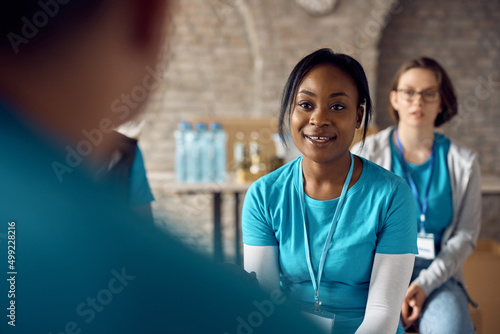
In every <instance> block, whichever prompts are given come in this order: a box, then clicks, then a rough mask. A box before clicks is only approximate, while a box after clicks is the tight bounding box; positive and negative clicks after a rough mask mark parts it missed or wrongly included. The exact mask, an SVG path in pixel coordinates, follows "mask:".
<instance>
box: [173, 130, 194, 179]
mask: <svg viewBox="0 0 500 334" xmlns="http://www.w3.org/2000/svg"><path fill="white" fill-rule="evenodd" d="M190 129H191V126H190V124H189V123H188V122H179V124H178V127H177V130H175V131H174V138H175V180H176V181H177V182H186V180H187V153H188V150H187V143H186V133H187V132H188V131H190Z"/></svg>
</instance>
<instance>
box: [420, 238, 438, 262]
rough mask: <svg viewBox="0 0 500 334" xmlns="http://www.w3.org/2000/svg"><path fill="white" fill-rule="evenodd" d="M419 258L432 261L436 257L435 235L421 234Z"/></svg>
mask: <svg viewBox="0 0 500 334" xmlns="http://www.w3.org/2000/svg"><path fill="white" fill-rule="evenodd" d="M417 247H418V255H417V256H418V257H420V258H423V259H427V260H432V259H434V258H435V257H436V251H435V250H434V234H432V233H428V234H419V235H418V238H417Z"/></svg>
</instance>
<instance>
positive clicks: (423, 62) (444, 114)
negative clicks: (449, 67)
mask: <svg viewBox="0 0 500 334" xmlns="http://www.w3.org/2000/svg"><path fill="white" fill-rule="evenodd" d="M412 68H423V69H427V70H430V71H432V72H433V73H434V75H435V76H436V79H437V82H438V85H439V95H440V97H441V108H442V111H441V112H440V113H439V114H438V115H437V117H436V120H435V121H434V126H436V127H438V126H441V125H443V124H444V123H446V122H448V121H449V120H450V119H452V118H453V116H455V115H456V114H457V113H458V106H457V96H456V95H455V89H454V88H453V84H452V83H451V80H450V78H449V77H448V74H447V73H446V71H445V70H444V69H443V67H442V66H441V65H439V63H438V62H437V61H435V60H434V59H432V58H427V57H420V58H416V59H411V60H407V61H406V62H404V63H403V65H401V67H400V68H399V69H398V71H397V72H396V74H395V75H394V78H393V79H392V83H391V91H397V90H398V85H399V79H400V78H401V75H403V73H405V72H406V71H408V70H411V69H412ZM389 112H390V113H391V116H392V118H393V119H394V120H395V121H396V123H397V122H399V114H398V111H397V110H396V109H394V107H393V106H392V104H391V103H389Z"/></svg>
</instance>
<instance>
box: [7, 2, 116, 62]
mask: <svg viewBox="0 0 500 334" xmlns="http://www.w3.org/2000/svg"><path fill="white" fill-rule="evenodd" d="M107 1H109V0H16V1H9V4H8V5H3V6H2V8H1V10H0V36H1V37H0V51H1V52H4V53H10V52H12V53H14V52H15V53H17V52H18V51H22V50H24V49H26V50H33V49H36V48H37V47H39V46H40V45H44V47H45V46H46V45H45V42H47V40H51V41H52V40H55V39H56V38H58V37H60V36H62V35H63V34H68V33H71V30H72V29H73V28H75V29H76V28H78V27H80V26H82V25H84V24H85V23H86V22H89V21H90V20H91V19H92V18H93V17H94V15H95V14H96V13H97V10H98V9H100V8H101V7H102V5H103V4H104V3H105V2H107ZM16 43H19V45H18V50H16V46H14V45H15V44H16ZM75 43H78V41H75Z"/></svg>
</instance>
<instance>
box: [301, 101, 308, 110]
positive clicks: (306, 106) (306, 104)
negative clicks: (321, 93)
mask: <svg viewBox="0 0 500 334" xmlns="http://www.w3.org/2000/svg"><path fill="white" fill-rule="evenodd" d="M299 107H301V108H303V109H311V104H309V103H308V102H301V103H299Z"/></svg>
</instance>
